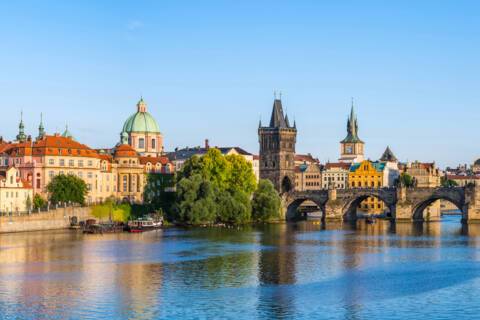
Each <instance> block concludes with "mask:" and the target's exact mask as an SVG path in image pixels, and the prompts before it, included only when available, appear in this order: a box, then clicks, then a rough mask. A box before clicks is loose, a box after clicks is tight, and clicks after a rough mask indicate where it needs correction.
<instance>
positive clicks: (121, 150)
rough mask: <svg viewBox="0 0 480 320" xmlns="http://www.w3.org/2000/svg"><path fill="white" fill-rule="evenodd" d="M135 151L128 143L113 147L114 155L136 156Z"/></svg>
mask: <svg viewBox="0 0 480 320" xmlns="http://www.w3.org/2000/svg"><path fill="white" fill-rule="evenodd" d="M137 156H138V154H137V151H135V149H133V148H132V147H131V146H129V145H128V144H121V145H119V146H117V147H116V148H115V157H137Z"/></svg>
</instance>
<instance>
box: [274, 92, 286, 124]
mask: <svg viewBox="0 0 480 320" xmlns="http://www.w3.org/2000/svg"><path fill="white" fill-rule="evenodd" d="M285 120H286V119H285V116H284V115H283V107H282V100H281V99H278V98H277V94H276V92H275V100H274V102H273V110H272V116H271V117H270V127H271V128H288V125H287V122H286V121H285Z"/></svg>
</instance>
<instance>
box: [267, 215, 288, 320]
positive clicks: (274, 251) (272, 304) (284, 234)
mask: <svg viewBox="0 0 480 320" xmlns="http://www.w3.org/2000/svg"><path fill="white" fill-rule="evenodd" d="M295 237H296V233H295V225H294V224H275V225H268V226H265V228H264V230H263V232H262V233H261V235H260V244H261V245H262V246H264V247H266V248H265V249H264V250H262V251H261V253H260V257H259V268H258V279H259V282H260V284H261V285H262V286H264V287H263V288H262V289H261V291H260V297H259V302H258V311H259V312H260V313H262V314H263V313H265V311H266V309H268V311H269V313H270V314H272V315H275V317H276V318H284V317H285V316H288V315H292V314H295V312H294V310H295V301H294V299H295V295H294V294H293V293H291V292H290V291H289V289H290V288H291V287H290V286H288V285H293V284H295V282H296V278H295V274H296V254H295ZM268 247H272V248H271V249H269V248H268ZM265 286H267V287H265Z"/></svg>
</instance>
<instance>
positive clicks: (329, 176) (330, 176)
mask: <svg viewBox="0 0 480 320" xmlns="http://www.w3.org/2000/svg"><path fill="white" fill-rule="evenodd" d="M349 173H350V164H349V163H346V162H328V163H327V164H325V166H324V167H323V171H322V188H323V189H346V188H348V187H349V185H348V175H349Z"/></svg>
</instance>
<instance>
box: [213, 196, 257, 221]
mask: <svg viewBox="0 0 480 320" xmlns="http://www.w3.org/2000/svg"><path fill="white" fill-rule="evenodd" d="M215 203H216V205H217V219H218V222H223V223H227V224H242V223H245V222H249V221H251V213H252V207H251V201H250V198H249V196H248V195H247V194H246V193H244V192H242V191H240V190H236V191H234V192H233V193H232V192H229V191H227V190H223V191H219V192H218V193H217V195H216V201H215Z"/></svg>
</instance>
